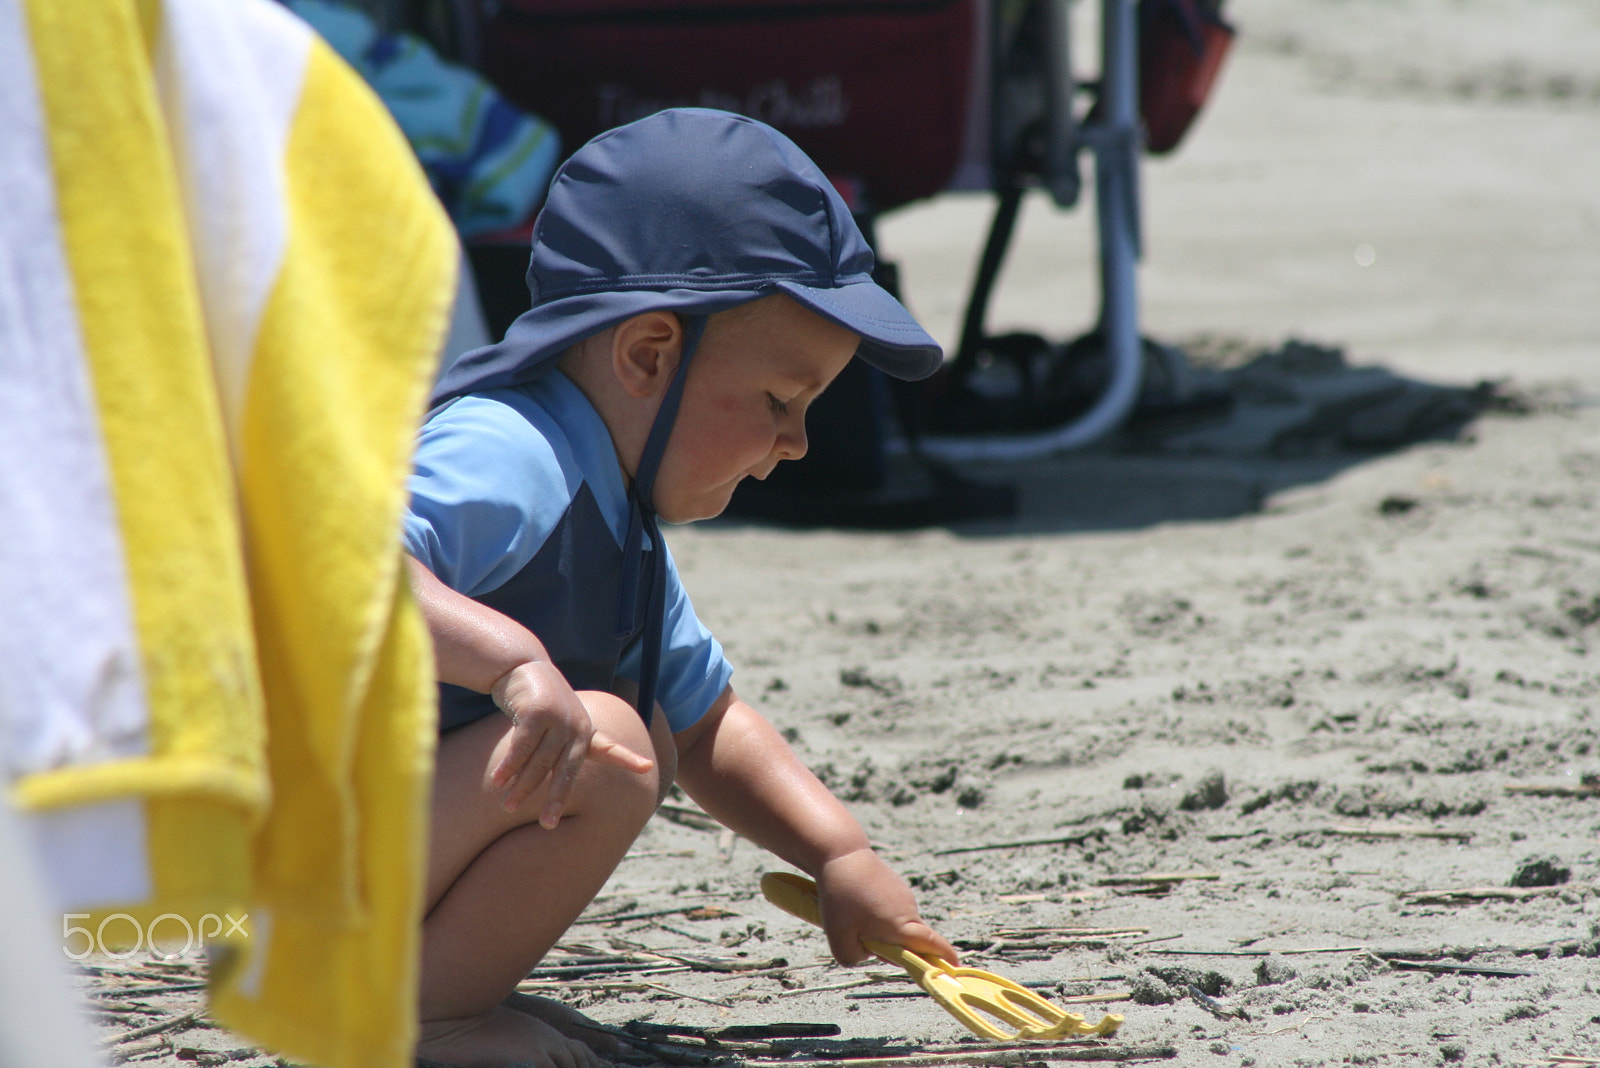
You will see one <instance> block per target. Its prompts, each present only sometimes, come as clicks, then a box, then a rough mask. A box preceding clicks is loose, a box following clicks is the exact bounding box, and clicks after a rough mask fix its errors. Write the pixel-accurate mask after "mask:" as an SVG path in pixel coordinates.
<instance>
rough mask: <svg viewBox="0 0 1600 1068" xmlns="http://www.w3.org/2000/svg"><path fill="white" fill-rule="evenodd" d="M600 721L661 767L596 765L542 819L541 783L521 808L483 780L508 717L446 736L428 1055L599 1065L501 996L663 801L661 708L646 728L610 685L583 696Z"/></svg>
mask: <svg viewBox="0 0 1600 1068" xmlns="http://www.w3.org/2000/svg"><path fill="white" fill-rule="evenodd" d="M580 696H581V697H582V698H583V700H584V703H585V705H586V706H587V707H588V708H589V714H590V716H591V718H592V719H593V720H594V723H595V726H596V727H597V728H599V729H600V730H603V731H605V732H607V733H608V734H610V735H611V737H613V738H615V739H617V740H618V741H620V742H621V743H622V744H624V745H626V746H627V747H628V748H630V749H632V750H634V751H635V752H638V753H643V754H645V755H652V753H653V759H655V760H656V769H655V770H654V771H652V772H649V773H646V774H644V775H639V774H636V773H632V772H627V771H624V770H622V769H620V768H616V767H614V766H612V765H610V764H605V763H600V762H597V761H589V762H587V763H585V764H584V767H583V771H582V772H581V773H580V775H579V777H578V782H577V784H576V786H575V787H574V789H573V792H572V795H571V798H570V799H569V802H568V804H567V808H566V812H565V814H564V815H563V816H562V819H561V823H560V824H559V825H558V826H557V827H556V828H555V829H554V830H545V829H544V828H543V827H541V826H539V823H538V817H539V813H540V812H541V811H542V810H543V805H544V790H543V789H540V790H537V791H535V792H534V794H533V795H532V796H531V797H529V798H528V800H527V801H526V802H524V803H523V805H522V806H521V808H519V809H518V810H517V811H516V812H515V813H507V812H505V811H503V810H502V809H501V807H500V798H499V792H498V791H494V790H490V789H488V788H487V785H486V784H487V781H488V770H489V764H490V754H491V752H492V751H493V749H494V746H495V744H496V743H497V742H498V741H499V740H500V737H501V736H502V735H503V734H504V733H505V731H506V730H507V729H508V728H509V722H508V721H507V720H505V719H503V718H501V717H498V716H491V717H488V718H486V719H483V720H479V721H478V722H476V723H472V724H469V725H468V726H466V727H462V728H460V729H459V730H455V731H451V732H450V733H449V734H446V735H445V736H444V737H443V738H441V739H440V746H439V757H438V766H437V770H436V772H435V779H434V791H433V814H432V815H433V823H432V834H433V842H432V846H431V848H430V853H429V864H428V885H427V908H428V910H427V914H426V918H425V919H424V921H423V946H422V991H421V998H420V1007H421V1018H422V1035H421V1039H420V1041H419V1042H418V1045H417V1052H418V1054H419V1055H421V1056H424V1057H428V1058H430V1059H434V1060H438V1061H442V1062H444V1063H447V1064H459V1065H468V1066H476V1065H506V1064H513V1063H516V1062H519V1061H520V1062H527V1061H531V1062H533V1063H534V1064H538V1065H545V1066H556V1068H585V1066H588V1065H592V1064H598V1063H601V1062H600V1061H599V1059H598V1058H597V1057H596V1056H595V1054H594V1053H593V1051H592V1050H590V1049H589V1047H588V1046H587V1045H585V1044H584V1043H582V1042H575V1041H572V1040H570V1039H568V1038H566V1037H564V1036H562V1035H561V1034H559V1033H558V1032H557V1031H556V1030H555V1029H554V1028H552V1027H551V1026H550V1025H549V1024H548V1023H546V1022H544V1021H543V1020H540V1019H538V1018H536V1017H535V1016H533V1015H530V1014H528V1013H525V1012H518V1011H516V1010H515V1009H512V1008H510V1007H509V1006H505V1005H503V1004H502V1002H503V1001H504V1000H505V998H506V997H507V995H509V994H510V993H512V991H514V990H515V988H516V984H517V982H518V981H519V980H520V979H522V978H523V977H524V976H525V975H527V973H528V971H529V969H531V968H532V967H533V966H534V965H536V964H537V963H538V962H539V961H540V959H542V958H543V957H544V955H545V954H546V953H547V952H548V951H549V950H550V947H551V946H552V945H554V944H555V942H556V940H557V939H558V938H560V937H561V935H562V934H563V932H565V931H566V929H567V928H568V927H569V926H570V925H571V923H572V921H573V920H575V919H577V917H578V914H579V913H581V912H582V911H583V909H584V907H585V906H587V905H588V903H589V902H590V901H591V900H593V899H594V896H595V894H597V893H598V892H599V891H600V888H601V887H602V886H603V885H605V881H606V879H607V878H608V877H609V876H610V875H611V872H612V870H613V869H615V867H616V866H617V863H618V862H619V861H620V860H621V859H622V856H623V854H625V853H626V852H627V850H628V847H629V846H630V845H631V844H632V843H633V840H634V838H635V837H637V836H638V833H639V831H640V829H641V828H642V827H643V826H644V824H645V822H646V821H647V820H648V819H649V818H650V815H651V813H653V812H654V811H655V807H656V804H657V801H658V800H659V798H660V795H661V791H662V789H663V786H662V775H663V774H665V776H667V779H666V781H668V782H670V776H671V774H672V769H673V767H674V765H675V751H674V750H673V746H672V738H671V735H670V733H669V732H668V730H667V728H666V725H665V722H664V717H662V716H661V715H660V714H659V713H658V714H657V715H656V717H655V718H654V723H653V727H652V729H651V730H650V731H649V732H646V730H645V727H644V723H643V721H641V720H640V719H639V716H638V714H637V713H636V712H634V710H633V709H632V708H631V707H629V706H628V705H627V704H625V703H624V702H622V701H621V700H619V699H617V698H615V697H612V696H610V695H607V694H597V693H587V692H586V693H583V694H581V695H580Z"/></svg>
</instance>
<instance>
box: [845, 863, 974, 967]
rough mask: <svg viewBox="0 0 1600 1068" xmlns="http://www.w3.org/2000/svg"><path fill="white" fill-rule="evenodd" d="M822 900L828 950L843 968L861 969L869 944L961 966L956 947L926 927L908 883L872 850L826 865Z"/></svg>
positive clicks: (868, 954) (867, 955)
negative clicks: (865, 943) (882, 944)
mask: <svg viewBox="0 0 1600 1068" xmlns="http://www.w3.org/2000/svg"><path fill="white" fill-rule="evenodd" d="M817 897H818V899H819V903H820V905H821V907H822V926H823V928H824V929H825V930H826V931H827V933H828V946H829V948H831V949H832V950H833V956H834V959H835V960H837V961H838V962H839V963H840V964H860V963H861V962H862V961H864V960H867V959H868V958H870V957H871V956H872V954H871V953H869V952H868V951H867V949H866V947H865V946H863V945H862V944H861V943H862V940H863V939H869V940H871V941H874V942H888V943H889V944H891V945H896V946H904V947H905V948H907V949H909V950H912V951H913V952H915V953H919V954H921V955H922V956H925V957H936V958H938V959H940V960H946V961H949V962H950V963H952V964H954V963H956V950H955V947H954V946H952V945H951V944H950V943H949V942H947V941H945V940H944V938H943V937H941V936H940V935H939V933H938V932H936V931H935V930H934V929H933V928H931V927H929V926H928V925H927V924H926V923H925V922H923V919H922V917H921V915H919V914H918V912H917V901H916V898H915V897H913V896H912V893H911V888H910V887H909V886H907V885H906V883H905V880H904V879H902V878H900V876H898V875H896V874H895V873H894V871H893V870H891V869H890V867H889V866H888V865H887V864H885V863H884V862H883V859H882V858H881V857H879V856H878V855H877V854H876V853H874V852H873V851H872V850H870V849H861V850H857V851H856V852H853V853H847V854H845V855H844V856H842V857H837V858H835V859H833V860H831V861H829V862H828V863H827V864H825V865H823V868H822V870H821V871H820V872H818V873H817Z"/></svg>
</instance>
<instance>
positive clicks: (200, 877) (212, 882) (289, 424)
mask: <svg viewBox="0 0 1600 1068" xmlns="http://www.w3.org/2000/svg"><path fill="white" fill-rule="evenodd" d="M0 143H3V144H4V146H5V147H4V150H3V151H0V530H3V541H0V783H9V784H10V797H11V800H12V802H13V803H14V804H16V805H17V806H18V808H19V809H21V810H22V811H23V812H24V813H25V814H26V815H27V818H28V820H29V821H30V822H31V824H32V825H33V828H34V830H35V831H36V832H37V835H38V838H39V840H40V842H41V845H42V849H43V856H44V861H43V867H44V868H45V873H46V875H47V876H48V881H49V883H50V884H51V885H52V886H53V887H54V892H55V895H56V899H57V901H58V902H59V903H60V904H61V906H62V909H63V911H64V912H68V911H72V912H90V913H91V914H92V915H91V916H90V917H89V918H88V919H85V920H81V921H79V922H78V924H75V925H77V926H82V927H84V929H85V930H88V931H96V930H99V929H100V928H98V925H97V921H98V919H100V918H103V917H105V916H107V915H111V914H114V913H117V912H122V913H127V914H128V917H129V919H128V921H120V920H119V921H118V922H117V923H115V924H112V925H110V926H109V927H107V928H105V929H104V934H105V937H107V938H110V937H111V936H112V935H113V934H115V935H117V936H119V937H124V940H126V937H127V936H136V932H137V931H138V930H141V929H145V930H147V929H148V927H147V925H148V923H149V921H151V920H153V919H154V918H156V917H157V916H158V915H159V914H162V913H169V914H175V915H176V916H177V917H178V918H180V919H183V920H187V921H188V922H190V923H191V924H195V923H198V922H199V920H200V918H201V917H202V916H203V915H204V914H207V913H215V914H224V913H227V914H231V916H233V917H240V916H243V915H246V914H247V915H248V917H249V921H248V922H247V923H245V924H244V925H243V926H242V927H241V928H240V930H237V931H235V932H234V933H233V937H232V941H231V942H230V943H228V947H227V951H226V952H224V953H223V954H221V955H220V957H219V958H218V963H217V964H216V966H214V968H213V989H212V1006H213V1011H214V1013H215V1015H216V1016H217V1017H218V1018H219V1019H220V1020H221V1021H222V1022H224V1023H226V1024H228V1025H230V1026H233V1027H235V1028H237V1029H239V1030H240V1031H242V1032H244V1033H245V1034H247V1035H249V1036H250V1037H251V1038H253V1039H255V1040H256V1041H259V1042H261V1043H262V1044H263V1045H266V1046H268V1047H269V1048H272V1049H275V1050H278V1051H281V1052H284V1053H287V1054H289V1055H291V1056H294V1057H296V1058H299V1059H303V1060H306V1061H310V1062H312V1063H316V1064H319V1065H323V1066H326V1068H345V1066H351V1068H354V1066H367V1065H371V1066H397V1065H400V1064H403V1063H406V1062H407V1061H408V1060H409V1057H410V1051H411V1044H412V1040H413V1037H414V1033H415V1024H414V1013H415V1002H414V998H415V988H416V958H417V946H418V938H419V932H420V915H419V912H420V901H421V874H422V870H423V864H424V858H425V849H426V794H427V782H428V776H429V773H430V770H431V759H432V746H433V738H434V727H433V723H434V720H433V716H434V705H433V701H434V694H433V687H432V675H431V672H432V667H431V659H430V655H429V649H428V641H427V635H426V632H425V630H424V628H423V626H422V623H421V620H420V617H419V615H418V614H417V612H416V610H415V607H414V606H413V605H412V604H411V601H410V599H409V596H408V594H407V593H406V591H405V586H404V580H403V576H402V572H401V567H400V563H401V556H400V548H399V540H398V531H399V516H400V512H401V509H402V506H403V504H404V500H405V480H406V474H407V471H408V467H409V459H410V450H411V443H412V438H413V434H414V430H415V426H416V423H417V421H418V419H419V416H420V412H421V408H422V405H423V403H424V398H425V395H426V391H427V387H428V384H429V382H430V381H431V376H432V372H433V370H434V364H435V360H436V358H437V353H438V346H439V343H440V340H441V338H442V336H443V331H444V327H445V324H446V321H447V318H448V313H449V305H450V299H451V295H452V293H453V285H454V273H455V266H456V243H455V238H454V235H453V233H452V232H451V230H450V226H449V222H448V220H447V219H446V217H445V215H444V214H443V211H442V209H441V208H440V207H439V206H438V204H437V202H436V200H435V199H434V197H433V195H432V193H431V192H430V190H429V189H428V186H427V183H426V181H425V180H424V178H423V176H422V174H421V171H420V170H419V168H418V167H417V165H416V163H415V161H414V158H413V156H412V154H411V152H410V150H409V149H408V147H407V146H406V144H405V142H404V140H403V139H402V138H401V136H400V134H399V132H398V131H397V130H396V129H395V127H394V125H393V123H392V122H391V120H390V119H389V117H388V115H387V114H386V112H385V111H384V109H383V107H382V105H381V104H380V103H379V102H378V101H377V99H376V98H375V97H373V96H372V95H371V93H370V92H369V91H368V90H367V89H366V87H365V86H364V85H362V84H361V82H360V81H359V79H358V78H357V77H356V76H355V75H354V74H353V73H352V72H351V71H349V70H348V68H346V67H344V66H343V64H342V63H341V62H340V61H339V60H338V59H337V57H336V56H334V54H333V53H332V52H331V51H330V50H329V49H328V48H327V47H326V46H325V45H324V44H322V43H321V42H320V41H319V40H318V39H317V38H316V37H315V35H313V34H312V33H311V31H310V30H309V29H307V28H306V27H305V26H304V25H303V24H302V23H300V22H298V21H297V20H296V19H295V18H294V17H293V16H291V15H289V14H288V13H286V12H285V11H284V10H282V9H281V8H279V7H278V6H277V5H275V4H273V3H270V2H268V0H0ZM230 926H231V924H230ZM180 927H181V924H179V922H178V920H176V919H169V920H168V921H167V926H166V927H165V928H164V929H163V933H165V934H174V933H181V931H180V930H179V928H180Z"/></svg>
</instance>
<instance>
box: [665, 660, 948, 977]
mask: <svg viewBox="0 0 1600 1068" xmlns="http://www.w3.org/2000/svg"><path fill="white" fill-rule="evenodd" d="M677 742H678V753H679V755H678V781H679V783H681V784H682V785H683V788H684V789H685V790H687V791H688V792H689V796H691V797H693V798H694V799H695V800H696V801H698V802H699V803H700V805H701V806H702V807H703V808H704V809H705V810H706V811H707V812H708V813H710V814H711V815H712V816H714V817H716V819H717V820H718V821H720V822H721V823H722V824H724V825H725V826H727V827H728V828H730V829H731V830H733V831H735V832H737V833H738V834H741V835H743V836H744V837H746V838H748V839H750V840H751V841H753V842H755V843H756V844H757V845H760V846H762V847H763V848H765V849H768V850H770V851H771V852H773V853H775V854H777V855H778V856H780V857H782V858H783V859H784V860H786V861H788V862H789V863H791V864H793V865H794V866H795V867H797V868H799V869H800V870H802V871H804V872H805V873H806V874H808V875H810V876H811V877H812V878H814V879H815V880H816V881H817V890H818V896H819V898H820V902H821V906H822V921H823V927H824V928H825V929H826V930H827V933H828V945H829V947H830V948H831V949H832V950H833V955H834V957H835V958H836V959H837V960H838V961H839V962H840V963H841V964H857V963H859V962H861V961H863V960H866V959H867V958H868V957H869V956H870V954H869V953H868V952H867V951H866V949H865V948H863V947H862V945H861V940H862V939H864V938H865V939H874V940H876V941H879V942H889V943H893V944H895V945H900V946H905V947H906V948H908V949H912V950H915V951H916V952H919V953H923V954H928V955H932V956H935V957H941V958H944V959H945V960H950V961H954V960H955V959H956V951H955V948H954V947H952V946H951V945H950V943H949V942H947V941H945V940H944V939H943V938H942V937H940V936H939V935H938V934H937V933H936V932H935V931H934V930H933V929H932V928H931V927H929V926H928V925H927V924H926V923H925V922H923V920H922V917H921V916H920V915H919V914H918V912H917V903H916V899H915V898H914V897H913V896H912V894H911V889H910V887H908V886H907V885H906V883H905V880H903V879H901V878H900V877H899V876H898V875H896V874H895V873H894V872H893V871H892V870H891V869H890V868H889V866H888V865H887V864H885V863H884V862H883V860H882V858H880V857H879V856H878V855H877V853H875V852H873V850H872V846H871V844H870V843H869V842H868V840H867V835H866V832H865V831H863V830H862V829H861V825H860V824H859V823H857V822H856V820H855V817H854V816H852V815H850V813H849V811H848V810H846V809H845V807H844V805H843V804H841V803H840V802H839V800H838V798H836V797H834V796H833V795H832V794H831V793H829V792H828V788H827V787H825V786H823V785H822V783H821V782H819V781H818V780H817V777H816V776H815V775H813V774H811V771H810V769H809V768H807V767H806V766H805V765H804V764H803V763H801V762H800V758H799V757H797V756H795V754H794V750H792V749H790V748H789V745H788V743H786V742H785V741H784V740H783V738H782V736H781V735H779V734H778V732H777V731H776V730H775V729H774V728H773V727H772V725H771V724H770V723H768V722H767V721H766V720H765V719H764V718H762V716H761V714H760V713H759V712H757V711H756V710H755V709H754V708H751V707H750V706H749V705H748V704H746V703H745V702H744V701H742V700H740V699H739V697H738V696H737V695H736V694H735V693H734V692H733V690H732V689H731V688H730V689H728V690H726V691H724V692H723V694H722V696H721V697H720V698H719V699H718V700H717V703H716V704H715V705H713V706H712V709H711V711H709V712H707V713H706V715H705V716H704V717H703V718H702V719H701V720H700V721H699V722H698V723H696V724H695V725H694V726H692V727H690V728H689V729H688V730H685V731H683V732H682V733H681V734H679V735H677Z"/></svg>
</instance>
